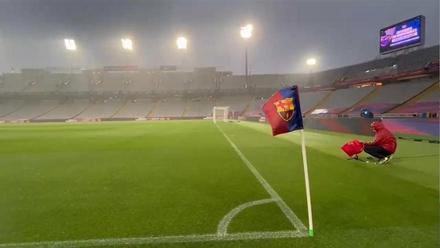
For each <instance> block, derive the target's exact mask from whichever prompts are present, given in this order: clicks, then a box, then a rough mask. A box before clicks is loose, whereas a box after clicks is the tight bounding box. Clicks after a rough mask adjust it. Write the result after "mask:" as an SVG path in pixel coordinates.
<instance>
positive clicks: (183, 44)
mask: <svg viewBox="0 0 440 248" xmlns="http://www.w3.org/2000/svg"><path fill="white" fill-rule="evenodd" d="M176 45H177V49H179V50H186V49H187V48H188V40H187V39H186V38H185V37H183V36H180V37H179V38H177V40H176Z"/></svg>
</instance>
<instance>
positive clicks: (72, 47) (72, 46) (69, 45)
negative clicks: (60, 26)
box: [64, 39, 76, 51]
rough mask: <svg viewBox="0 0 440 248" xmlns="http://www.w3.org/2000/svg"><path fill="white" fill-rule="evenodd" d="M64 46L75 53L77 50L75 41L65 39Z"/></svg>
mask: <svg viewBox="0 0 440 248" xmlns="http://www.w3.org/2000/svg"><path fill="white" fill-rule="evenodd" d="M64 46H65V47H66V49H67V50H69V51H75V50H76V43H75V40H74V39H64Z"/></svg>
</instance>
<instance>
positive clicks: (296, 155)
mask: <svg viewBox="0 0 440 248" xmlns="http://www.w3.org/2000/svg"><path fill="white" fill-rule="evenodd" d="M218 125H219V127H220V128H221V130H223V132H224V133H225V134H226V135H227V136H228V137H229V138H230V140H231V141H232V142H233V143H234V144H235V145H236V146H237V148H238V149H239V150H240V151H241V153H242V154H243V155H244V156H245V157H246V158H247V159H248V161H249V162H250V163H251V164H252V166H254V168H255V169H256V170H257V171H258V173H260V175H261V176H262V177H263V178H264V179H265V180H266V182H267V183H268V185H270V187H271V188H273V190H274V191H276V192H277V193H278V194H279V196H280V197H281V198H282V200H283V201H284V202H285V203H286V204H287V205H288V207H289V208H290V209H291V210H293V212H294V213H295V214H296V216H297V217H298V218H299V219H300V220H301V222H302V223H304V225H306V226H307V211H306V209H307V208H306V199H305V187H304V176H303V169H302V160H301V149H300V137H299V134H298V133H291V134H288V135H284V136H281V137H272V136H271V134H270V129H269V127H268V126H267V125H264V124H259V123H248V122H241V123H219V124H218ZM355 137H356V138H360V139H364V140H365V139H369V138H368V137H360V136H355V135H346V134H337V133H331V132H318V131H313V130H307V131H306V140H307V146H308V148H307V152H308V157H309V173H310V179H311V189H312V202H313V213H314V220H315V236H314V237H313V238H310V237H290V238H274V239H271V238H267V237H266V238H267V239H263V237H261V239H260V238H258V235H259V234H264V233H274V234H277V235H278V234H283V233H286V232H292V231H293V232H295V231H298V229H297V228H295V227H294V226H293V225H292V224H291V222H289V219H288V218H287V217H286V215H285V213H284V212H283V211H282V209H281V208H280V207H279V206H278V205H277V202H268V203H266V204H261V205H255V206H251V207H249V208H245V209H243V210H242V211H240V212H238V213H237V214H236V215H235V216H234V217H233V218H232V219H231V221H230V223H229V225H228V228H227V231H228V233H229V234H231V235H234V234H239V233H247V234H250V236H251V237H252V239H251V240H234V241H225V240H215V239H216V238H215V237H216V233H217V231H218V225H219V223H220V221H221V220H222V219H223V218H225V216H226V215H227V214H228V213H230V212H231V210H233V209H234V208H236V207H238V206H240V205H242V204H244V203H248V202H252V201H258V200H262V199H268V198H270V197H271V196H270V195H269V194H268V192H267V191H266V190H265V188H264V187H263V186H262V184H261V182H260V181H259V180H258V179H257V178H256V176H255V175H254V174H253V173H252V172H251V170H250V169H249V168H248V167H247V166H246V164H245V163H244V162H243V161H242V160H241V159H240V157H239V155H238V154H237V152H236V151H234V149H233V147H232V146H231V145H230V144H229V143H228V141H227V139H226V138H225V137H224V136H223V135H222V133H221V132H220V130H219V129H218V128H217V127H216V126H215V125H214V124H213V123H212V122H210V121H167V122H159V121H158V122H109V123H99V124H25V125H9V124H5V125H1V126H0V247H9V246H14V247H21V246H27V247H72V246H75V247H76V246H99V245H102V246H107V247H116V246H118V247H119V246H120V247H122V246H127V245H128V244H130V245H131V246H132V247H173V248H174V247H175V248H180V247H215V248H218V247H245V248H247V247H249V248H251V247H252V248H254V247H265V248H275V247H276V248H281V247H387V248H389V247H423V248H426V247H438V246H439V239H438V236H439V167H438V160H439V145H438V144H430V143H418V142H413V141H405V140H399V144H398V145H399V148H398V152H397V154H396V155H395V157H394V159H393V160H392V162H391V164H390V165H389V166H385V167H382V166H375V165H368V164H364V163H360V162H356V161H348V160H346V159H345V156H344V154H342V152H341V151H340V149H339V147H340V146H341V145H342V144H343V143H344V142H346V141H348V140H349V139H352V138H355ZM161 237H170V238H168V239H167V238H165V239H164V240H162V241H161ZM182 237H190V238H189V241H188V240H187V242H185V243H173V242H172V241H173V240H174V241H176V240H177V241H181V239H182ZM235 237H237V236H235ZM154 238H158V240H159V241H160V242H156V243H154V242H153V241H154ZM183 239H184V240H185V239H186V238H183ZM197 239H201V240H198V242H193V241H194V240H196V241H197ZM203 239H207V240H206V241H203ZM210 239H213V241H208V240H210ZM238 239H240V238H238ZM87 240H94V241H93V242H90V241H87ZM59 241H67V242H59ZM156 241H157V240H156ZM69 242H70V243H69ZM82 242H83V243H82ZM100 242H102V243H100ZM106 242H107V243H106ZM152 242H153V243H152Z"/></svg>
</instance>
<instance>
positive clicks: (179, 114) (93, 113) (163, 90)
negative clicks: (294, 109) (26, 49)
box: [0, 46, 439, 121]
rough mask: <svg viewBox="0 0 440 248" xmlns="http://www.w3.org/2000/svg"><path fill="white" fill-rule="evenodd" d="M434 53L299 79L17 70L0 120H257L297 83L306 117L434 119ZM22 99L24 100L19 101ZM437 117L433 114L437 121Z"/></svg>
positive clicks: (2, 89) (1, 100) (1, 87)
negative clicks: (222, 116) (217, 111)
mask: <svg viewBox="0 0 440 248" xmlns="http://www.w3.org/2000/svg"><path fill="white" fill-rule="evenodd" d="M438 52H439V47H438V46H435V47H429V48H425V49H418V50H415V51H413V52H410V53H406V54H400V55H395V54H394V55H392V56H390V57H386V58H382V59H377V60H373V61H369V62H365V63H361V64H357V65H352V66H348V67H342V68H337V69H332V70H327V71H321V72H314V73H301V74H263V75H251V76H249V78H248V80H246V78H245V76H243V75H232V73H231V72H220V71H217V70H216V69H215V68H213V67H204V68H195V69H194V71H193V72H181V71H176V70H175V69H173V70H162V69H139V68H137V67H130V68H128V69H129V70H124V69H122V70H120V69H121V67H104V68H103V69H95V70H75V71H73V70H62V69H61V70H56V71H51V70H49V69H23V70H21V72H9V73H3V74H2V75H1V76H0V118H1V120H3V121H16V120H31V121H44V120H67V119H72V118H75V119H85V120H87V119H97V118H104V119H109V118H113V119H127V118H128V119H135V118H156V117H159V118H162V117H164V118H191V117H194V118H204V117H208V116H210V115H211V114H212V107H213V106H230V110H231V112H232V113H234V114H235V116H237V115H240V116H243V117H254V118H255V117H260V116H262V111H261V107H262V105H263V103H264V102H265V100H266V99H267V98H268V97H269V96H270V95H271V94H273V93H274V92H275V91H276V90H278V89H279V88H282V87H286V86H289V85H292V84H296V85H299V87H300V91H301V94H300V95H301V105H302V111H303V114H305V115H306V116H313V117H322V116H325V115H332V116H334V115H341V116H350V117H352V116H358V115H359V111H360V109H362V108H368V109H370V110H372V111H373V112H374V113H375V114H383V115H401V114H402V116H408V115H407V114H411V115H412V116H420V114H424V113H429V114H430V115H429V116H432V115H431V113H435V114H437V113H438V107H439V106H438V95H439V93H438V87H437V86H436V85H437V84H438V71H439V68H438V65H439V64H438V63H439V55H438ZM23 99H26V101H24V100H23ZM436 116H438V115H436Z"/></svg>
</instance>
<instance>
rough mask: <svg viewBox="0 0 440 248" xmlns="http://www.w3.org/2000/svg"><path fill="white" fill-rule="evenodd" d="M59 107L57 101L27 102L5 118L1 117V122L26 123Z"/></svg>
mask: <svg viewBox="0 0 440 248" xmlns="http://www.w3.org/2000/svg"><path fill="white" fill-rule="evenodd" d="M57 105H58V102H57V101H56V100H42V101H40V100H31V101H27V102H26V103H25V104H24V105H23V106H22V107H20V108H18V109H17V110H16V111H13V112H11V113H9V114H7V115H5V116H2V117H0V120H5V121H24V120H31V119H34V118H36V117H38V116H40V115H43V114H45V113H47V112H49V111H51V110H52V109H54V108H55V107H56V106H57Z"/></svg>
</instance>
